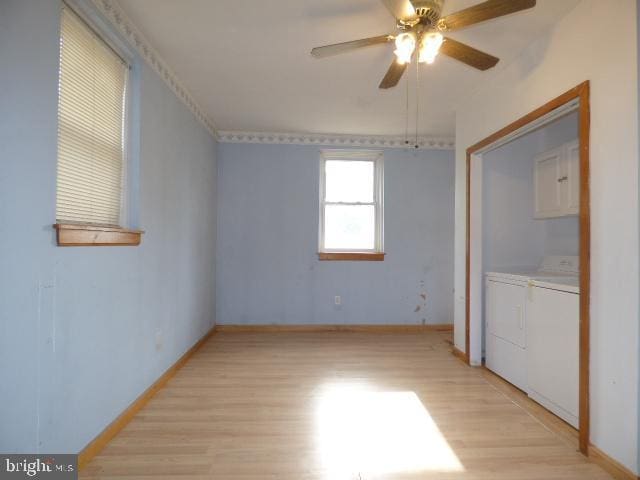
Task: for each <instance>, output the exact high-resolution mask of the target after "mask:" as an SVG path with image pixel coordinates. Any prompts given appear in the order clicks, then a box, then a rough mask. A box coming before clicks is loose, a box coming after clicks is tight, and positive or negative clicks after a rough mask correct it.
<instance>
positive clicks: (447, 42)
mask: <svg viewBox="0 0 640 480" xmlns="http://www.w3.org/2000/svg"><path fill="white" fill-rule="evenodd" d="M440 53H442V54H444V55H447V56H448V57H451V58H454V59H456V60H458V61H460V62H462V63H466V64H467V65H470V66H472V67H473V68H477V69H478V70H489V69H490V68H492V67H495V65H496V64H497V63H498V62H499V61H500V59H499V58H497V57H494V56H493V55H489V54H488V53H484V52H481V51H480V50H476V49H475V48H473V47H470V46H469V45H465V44H464V43H460V42H458V41H456V40H453V39H452V38H446V37H445V39H444V43H443V44H442V46H441V47H440Z"/></svg>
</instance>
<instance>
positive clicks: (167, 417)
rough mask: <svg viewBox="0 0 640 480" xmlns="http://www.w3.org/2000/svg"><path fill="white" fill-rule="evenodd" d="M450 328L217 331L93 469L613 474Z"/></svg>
mask: <svg viewBox="0 0 640 480" xmlns="http://www.w3.org/2000/svg"><path fill="white" fill-rule="evenodd" d="M449 336H450V334H449V333H442V332H429V333H420V334H416V333H413V334H370V333H352V332H331V333H283V332H277V333H219V334H217V335H215V336H214V337H212V338H211V339H210V340H209V341H208V342H207V343H206V344H205V345H204V346H203V347H202V348H201V349H200V351H199V352H198V353H196V355H195V356H194V357H193V358H192V359H191V360H190V361H189V362H188V363H187V365H185V367H184V368H183V369H182V370H181V371H180V372H178V374H177V375H176V377H174V378H173V379H172V380H171V381H170V382H169V384H168V386H167V387H166V388H164V389H163V390H161V391H160V392H159V393H158V394H157V395H156V397H154V398H153V399H152V400H151V402H150V403H149V404H148V405H147V406H146V407H145V408H144V409H143V410H142V411H141V412H140V413H139V414H138V415H137V416H136V417H135V418H134V420H133V421H132V422H131V423H130V424H129V425H128V426H127V427H126V428H125V429H124V430H123V431H122V432H121V433H120V434H119V435H118V436H117V437H116V438H115V439H114V440H113V441H112V442H111V443H110V444H109V445H108V446H107V448H106V449H105V450H103V452H102V453H101V454H100V455H99V456H98V457H96V458H95V459H94V460H93V461H92V462H91V463H90V464H89V465H88V466H87V468H86V469H85V470H84V471H83V472H81V475H80V478H84V479H98V478H100V479H124V478H127V479H147V480H148V479H150V478H167V479H169V478H171V479H177V480H180V479H183V480H196V479H229V480H257V479H287V480H288V479H291V480H293V479H296V480H306V479H327V480H341V479H348V480H353V479H358V480H360V479H362V480H369V479H412V480H414V479H439V480H440V479H443V480H449V479H474V480H482V479H487V480H507V479H508V480H514V479H532V480H533V479H545V480H552V479H581V480H585V479H609V478H610V477H609V476H608V474H606V473H605V472H604V471H603V470H602V469H601V468H600V467H598V466H597V465H595V464H593V463H590V462H589V461H588V460H587V459H586V458H585V457H583V456H582V455H580V454H579V453H577V452H576V451H575V447H574V446H573V445H574V441H573V439H572V438H571V435H565V436H562V435H558V434H557V433H554V432H553V431H552V430H550V429H548V428H546V427H545V426H544V425H542V424H541V423H540V422H539V421H538V420H536V419H535V418H534V417H532V416H531V415H530V414H529V413H528V411H527V410H526V409H523V408H521V407H520V406H518V405H517V404H516V403H514V402H513V401H512V400H511V399H510V398H509V397H507V396H506V395H505V393H504V392H503V389H501V388H498V387H496V384H495V382H494V381H490V380H491V379H488V378H487V375H486V373H483V372H482V371H481V370H479V369H473V368H469V367H467V366H465V365H464V364H463V363H462V362H461V361H460V360H458V359H457V358H455V357H454V356H453V355H451V353H450V346H449V344H448V343H447V340H448V338H449Z"/></svg>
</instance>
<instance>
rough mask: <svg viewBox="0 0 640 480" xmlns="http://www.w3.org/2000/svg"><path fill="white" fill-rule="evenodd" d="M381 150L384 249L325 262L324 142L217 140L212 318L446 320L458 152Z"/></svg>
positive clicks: (310, 321) (262, 321)
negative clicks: (321, 229) (321, 249)
mask: <svg viewBox="0 0 640 480" xmlns="http://www.w3.org/2000/svg"><path fill="white" fill-rule="evenodd" d="M384 158H385V160H384V161H385V165H384V171H385V179H384V181H385V250H386V253H387V257H386V259H385V261H384V262H320V261H319V260H318V256H317V251H318V208H319V207H318V202H319V200H318V188H319V177H318V175H319V161H320V160H319V148H318V147H314V146H295V145H252V144H219V145H218V256H217V258H218V264H217V281H216V285H217V294H216V297H217V299H218V302H217V313H216V318H217V319H218V323H220V324H420V323H422V322H425V323H428V324H439V323H451V322H452V310H453V297H452V289H453V209H454V205H453V202H454V190H453V179H454V161H453V152H449V151H430V150H420V151H417V152H416V151H412V150H407V151H405V150H393V149H389V150H386V151H385V152H384ZM248 193H250V194H248ZM336 295H339V296H341V297H342V305H340V306H336V305H335V302H334V297H335V296H336ZM422 295H424V296H425V297H426V299H425V298H422Z"/></svg>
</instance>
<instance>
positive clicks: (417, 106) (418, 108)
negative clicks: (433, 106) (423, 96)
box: [415, 61, 420, 149]
mask: <svg viewBox="0 0 640 480" xmlns="http://www.w3.org/2000/svg"><path fill="white" fill-rule="evenodd" d="M419 119H420V63H419V62H418V61H416V145H415V148H416V149H417V148H418V147H419V145H418V120H419Z"/></svg>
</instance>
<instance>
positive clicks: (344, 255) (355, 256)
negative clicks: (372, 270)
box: [318, 252, 386, 262]
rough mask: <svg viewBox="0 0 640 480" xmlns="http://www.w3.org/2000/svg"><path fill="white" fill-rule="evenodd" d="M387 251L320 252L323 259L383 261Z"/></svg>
mask: <svg viewBox="0 0 640 480" xmlns="http://www.w3.org/2000/svg"><path fill="white" fill-rule="evenodd" d="M385 255H386V253H370V252H319V253H318V258H319V259H320V260H322V261H351V262H383V261H384V256H385Z"/></svg>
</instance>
